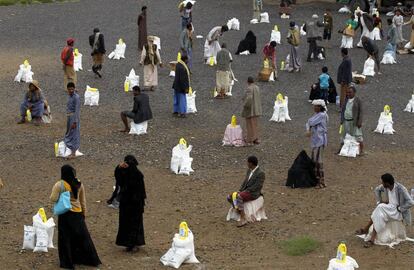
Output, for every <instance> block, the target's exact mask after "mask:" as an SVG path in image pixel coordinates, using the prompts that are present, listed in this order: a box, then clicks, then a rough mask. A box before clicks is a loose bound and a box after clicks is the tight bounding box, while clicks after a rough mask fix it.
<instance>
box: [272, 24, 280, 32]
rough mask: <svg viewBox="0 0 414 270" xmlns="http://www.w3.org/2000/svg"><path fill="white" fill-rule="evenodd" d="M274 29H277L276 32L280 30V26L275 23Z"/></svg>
mask: <svg viewBox="0 0 414 270" xmlns="http://www.w3.org/2000/svg"><path fill="white" fill-rule="evenodd" d="M273 30H275V31H276V32H278V31H279V27H278V26H277V24H275V27H274V28H273Z"/></svg>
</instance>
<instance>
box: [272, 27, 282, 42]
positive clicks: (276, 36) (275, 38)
mask: <svg viewBox="0 0 414 270" xmlns="http://www.w3.org/2000/svg"><path fill="white" fill-rule="evenodd" d="M280 39H281V36H280V31H279V28H278V27H277V25H275V28H274V29H273V30H272V33H271V34H270V41H271V42H272V41H275V42H276V43H277V44H281V43H280Z"/></svg>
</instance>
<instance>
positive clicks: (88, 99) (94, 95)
mask: <svg viewBox="0 0 414 270" xmlns="http://www.w3.org/2000/svg"><path fill="white" fill-rule="evenodd" d="M84 105H85V106H98V105H99V90H98V89H97V88H92V87H90V86H89V85H87V86H86V91H85V103H84Z"/></svg>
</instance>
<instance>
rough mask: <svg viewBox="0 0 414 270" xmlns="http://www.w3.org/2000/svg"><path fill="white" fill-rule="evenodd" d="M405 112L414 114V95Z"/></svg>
mask: <svg viewBox="0 0 414 270" xmlns="http://www.w3.org/2000/svg"><path fill="white" fill-rule="evenodd" d="M404 111H405V112H411V113H414V95H412V96H411V99H410V100H409V101H408V104H407V106H406V107H405V109H404Z"/></svg>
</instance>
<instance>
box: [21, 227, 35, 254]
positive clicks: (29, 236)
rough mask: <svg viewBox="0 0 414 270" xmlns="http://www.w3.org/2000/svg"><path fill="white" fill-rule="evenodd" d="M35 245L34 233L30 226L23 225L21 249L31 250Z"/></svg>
mask: <svg viewBox="0 0 414 270" xmlns="http://www.w3.org/2000/svg"><path fill="white" fill-rule="evenodd" d="M35 245H36V231H35V228H34V227H32V226H26V225H24V237H23V247H22V249H30V250H33V249H34V248H35Z"/></svg>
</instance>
